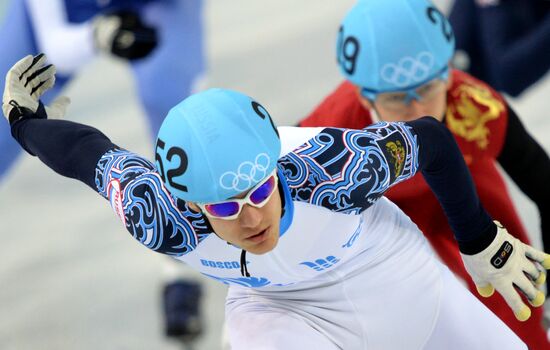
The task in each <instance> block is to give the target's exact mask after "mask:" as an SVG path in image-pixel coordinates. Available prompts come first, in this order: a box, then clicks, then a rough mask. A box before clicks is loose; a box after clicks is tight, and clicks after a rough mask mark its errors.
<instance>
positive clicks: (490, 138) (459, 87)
mask: <svg viewBox="0 0 550 350" xmlns="http://www.w3.org/2000/svg"><path fill="white" fill-rule="evenodd" d="M387 28H392V30H391V31H388V30H387ZM405 37H406V38H407V45H396V43H398V42H400V41H401V40H403V38H405ZM373 38H376V39H373ZM453 53H454V35H453V30H452V27H451V26H450V24H449V22H448V21H447V20H446V19H445V16H444V15H443V14H442V13H441V12H440V11H439V10H438V9H437V8H436V7H435V6H434V5H433V4H432V3H431V2H429V1H425V0H399V1H397V0H394V1H391V2H390V1H385V0H360V1H359V2H358V3H357V5H356V6H355V7H354V8H353V9H352V10H351V11H350V12H349V14H348V16H346V18H345V19H344V20H343V21H342V26H341V28H340V31H339V36H338V41H337V58H338V63H339V67H340V71H341V73H342V75H343V76H344V78H345V79H346V81H345V82H344V83H341V84H340V85H339V86H338V87H337V88H336V90H335V91H333V92H332V93H331V94H330V95H329V96H328V97H326V98H325V100H324V101H323V102H322V103H321V104H320V105H319V106H318V107H317V108H316V109H315V110H314V111H313V112H312V113H311V114H310V115H309V116H308V117H307V118H305V119H304V120H302V121H301V123H300V125H301V126H335V127H341V128H354V129H361V128H364V127H366V126H368V125H369V124H371V123H373V122H377V121H380V120H382V121H392V122H393V121H411V120H415V119H419V118H421V117H423V116H425V115H432V116H434V117H436V118H437V119H438V120H439V121H440V122H442V123H444V124H445V125H446V126H447V128H448V129H449V130H450V131H451V132H452V134H453V135H454V137H455V139H456V141H457V142H458V144H459V146H460V149H461V151H462V154H463V156H464V159H465V160H466V163H467V165H468V167H469V170H470V172H471V173H472V176H473V178H474V181H475V184H476V187H477V190H478V193H479V196H480V198H481V201H482V203H483V205H484V206H485V207H486V208H487V210H488V211H489V212H490V213H491V215H493V216H494V217H495V218H496V219H497V220H500V221H501V222H503V223H504V225H506V227H508V228H509V230H510V232H511V233H512V234H513V235H515V236H516V237H518V238H520V239H521V240H522V241H524V242H529V238H528V235H527V231H526V230H525V228H524V226H523V224H522V223H521V221H520V219H519V214H518V212H517V211H516V210H515V206H514V203H513V201H512V199H511V197H510V195H509V193H508V189H507V187H506V185H505V182H504V179H503V177H502V175H501V174H500V173H499V170H498V168H497V166H498V165H500V166H502V168H503V169H504V170H505V171H506V173H508V174H509V175H510V177H511V178H512V179H513V181H514V182H515V183H516V184H517V185H518V186H519V187H520V188H521V190H522V191H523V192H524V193H525V194H526V195H527V196H528V197H529V198H530V199H531V200H532V201H533V202H534V203H535V204H536V205H537V207H538V210H539V214H540V219H541V229H542V233H543V241H544V243H545V246H546V247H547V249H548V247H549V246H550V217H549V215H550V207H549V206H548V204H547V203H548V201H547V198H548V196H550V184H549V183H548V178H550V159H549V158H548V155H547V154H546V152H545V151H544V149H543V148H542V147H541V146H540V145H539V144H538V143H537V141H536V140H535V139H534V138H533V137H531V135H530V134H529V133H528V132H527V131H526V129H525V128H524V126H523V125H522V123H521V122H520V120H519V118H518V116H517V115H516V113H515V112H514V110H513V109H512V108H511V107H510V106H509V104H508V103H507V102H506V100H505V99H504V98H503V97H502V96H501V95H500V94H499V93H497V92H496V91H495V90H494V89H492V88H491V87H490V86H489V85H487V84H486V83H484V82H482V81H480V80H478V79H476V78H474V77H472V76H470V75H468V74H467V73H465V72H462V71H459V70H456V69H451V68H450V67H449V63H450V60H451V58H452V56H453ZM386 196H387V197H388V198H390V200H392V201H393V202H395V203H396V204H397V205H398V206H399V207H400V208H401V209H402V210H403V211H404V212H405V213H406V214H407V215H408V216H410V217H411V219H412V220H413V222H415V223H416V224H417V225H418V226H419V228H420V229H421V231H422V232H423V233H424V234H425V235H426V237H427V238H428V240H429V241H430V243H431V244H432V246H433V247H434V249H435V251H436V252H437V253H438V255H439V257H440V258H441V260H442V261H443V262H444V263H445V264H446V265H447V266H449V267H450V268H451V270H452V271H453V272H454V273H455V274H457V275H458V276H460V277H461V278H462V279H463V280H464V281H466V282H467V283H468V285H469V288H470V290H471V291H472V293H474V294H476V295H478V297H479V294H478V293H477V292H476V286H475V285H474V283H473V281H472V280H471V278H470V277H469V276H468V274H467V272H466V270H465V268H464V266H463V264H462V262H461V260H460V256H459V254H458V252H459V251H458V246H457V243H456V241H455V240H454V239H453V238H452V231H451V228H450V226H449V225H448V223H447V221H446V219H445V214H444V212H443V210H442V207H441V206H440V205H439V204H438V203H437V199H436V197H435V196H433V194H432V193H431V191H430V188H429V186H428V185H427V184H426V182H425V181H424V180H423V179H422V177H420V176H416V177H415V178H413V179H412V180H411V181H409V182H404V183H400V184H398V185H397V186H395V187H393V188H392V189H390V190H389V191H388V192H387V193H386ZM417 203H422V204H423V205H422V206H418V205H417ZM539 282H540V283H544V280H541V281H539ZM480 299H481V301H482V302H483V303H485V305H486V306H488V307H489V308H490V309H491V310H492V311H493V312H494V313H495V314H496V315H497V316H498V317H500V318H501V319H502V320H503V321H504V322H505V323H506V324H507V325H508V326H509V327H510V328H511V329H512V330H513V331H514V332H515V333H516V334H518V335H519V336H520V337H521V338H522V340H523V341H525V342H526V343H527V344H528V345H529V347H530V348H533V349H548V348H550V343H549V342H548V340H547V338H546V333H545V330H544V328H543V325H542V314H543V312H542V309H541V308H538V309H534V310H533V317H532V318H531V319H529V320H525V319H522V317H518V315H515V316H514V314H513V313H511V312H510V311H509V310H508V309H507V307H506V304H505V303H504V301H503V300H502V298H501V297H499V296H494V297H492V298H489V299H487V298H480ZM516 318H517V319H516Z"/></svg>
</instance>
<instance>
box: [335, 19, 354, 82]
mask: <svg viewBox="0 0 550 350" xmlns="http://www.w3.org/2000/svg"><path fill="white" fill-rule="evenodd" d="M336 52H337V53H336V55H337V57H336V60H337V61H338V64H339V65H340V67H342V68H344V70H345V71H346V72H347V73H348V74H353V73H354V72H355V64H356V62H357V56H359V40H357V38H356V37H354V36H352V35H350V36H347V37H344V27H343V26H341V27H340V30H339V31H338V41H337V43H336Z"/></svg>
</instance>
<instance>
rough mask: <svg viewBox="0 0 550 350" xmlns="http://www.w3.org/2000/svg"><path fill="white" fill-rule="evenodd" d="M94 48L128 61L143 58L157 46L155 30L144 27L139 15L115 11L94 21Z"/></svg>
mask: <svg viewBox="0 0 550 350" xmlns="http://www.w3.org/2000/svg"><path fill="white" fill-rule="evenodd" d="M94 41H95V45H96V47H97V48H98V49H99V50H100V51H102V52H106V53H109V54H113V55H115V56H118V57H122V58H125V59H129V60H134V59H140V58H144V57H146V56H147V55H149V54H150V53H151V52H152V51H153V50H154V49H155V47H156V46H157V44H158V36H157V30H156V29H155V28H153V27H149V26H147V25H145V24H144V23H143V22H142V21H141V18H140V17H139V14H137V13H135V12H132V11H127V10H126V11H116V12H112V13H109V14H105V15H99V16H97V17H96V18H95V19H94Z"/></svg>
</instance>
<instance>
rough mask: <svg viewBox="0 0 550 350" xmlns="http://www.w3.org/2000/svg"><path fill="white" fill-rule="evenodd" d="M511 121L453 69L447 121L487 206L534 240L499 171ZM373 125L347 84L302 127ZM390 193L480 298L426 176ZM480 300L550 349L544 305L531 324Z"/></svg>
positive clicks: (493, 99) (501, 106)
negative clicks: (425, 178) (508, 125)
mask: <svg viewBox="0 0 550 350" xmlns="http://www.w3.org/2000/svg"><path fill="white" fill-rule="evenodd" d="M507 121H508V110H507V108H506V102H505V101H504V99H503V98H502V96H501V95H500V94H498V93H497V92H496V91H494V90H493V89H492V88H490V87H489V86H488V85H487V84H485V83H483V82H481V81H479V80H477V79H475V78H473V77H472V76H470V75H468V74H466V73H464V72H461V71H458V70H453V71H452V85H451V87H450V89H449V90H448V92H447V111H446V114H445V120H444V122H445V124H446V125H447V127H448V128H449V130H450V131H451V132H452V133H453V135H454V136H455V139H456V142H457V143H458V145H459V147H460V149H461V151H462V154H463V156H464V159H465V161H466V164H467V165H468V168H469V169H470V172H471V174H472V177H473V179H474V182H475V185H476V189H477V192H478V195H479V197H480V199H481V202H482V203H483V206H484V207H485V208H486V210H487V211H488V212H489V213H490V215H491V216H492V217H493V218H494V219H496V220H499V221H500V222H501V223H502V224H503V225H504V226H505V227H506V228H507V229H508V230H509V232H510V233H511V234H513V235H515V236H516V237H518V238H519V239H521V240H522V241H523V242H528V241H529V239H528V237H527V234H526V232H525V229H524V227H523V225H522V223H521V221H520V219H519V217H518V215H517V213H516V210H515V208H514V205H513V203H512V200H511V198H510V195H509V193H508V190H507V188H506V185H505V182H504V179H503V177H502V176H501V174H500V173H499V171H498V169H497V157H498V155H499V154H500V152H501V150H502V147H503V143H504V139H505V137H506V126H507ZM371 123H373V120H372V118H371V115H370V112H369V110H367V109H365V108H364V107H363V106H362V105H361V103H360V101H359V98H358V96H357V94H356V91H355V87H354V86H353V85H352V84H350V83H349V82H344V83H342V84H341V85H340V86H339V87H338V88H337V89H336V90H335V91H334V92H333V93H332V94H331V95H329V96H328V97H327V98H326V99H325V100H324V101H323V102H322V103H321V104H320V105H319V106H318V107H317V108H316V109H315V110H314V111H313V113H311V115H309V116H308V117H307V118H305V119H304V120H302V121H301V122H300V126H334V127H341V128H352V129H361V128H363V127H365V126H367V125H369V124H371ZM450 186H452V184H450ZM386 196H387V197H388V198H390V199H391V200H392V201H393V202H394V203H396V204H397V205H398V206H399V207H400V208H401V209H402V210H403V211H404V212H405V213H406V214H407V215H409V216H410V217H411V219H412V220H413V221H414V222H415V223H416V224H417V225H418V227H419V228H420V230H421V231H422V232H424V234H425V236H426V238H427V239H428V240H429V241H430V243H431V245H432V246H433V248H434V249H435V251H436V252H437V254H438V255H439V257H440V258H441V260H442V261H443V262H444V263H445V264H446V265H447V266H448V267H449V268H450V269H451V270H452V271H453V272H454V273H455V274H456V275H457V276H459V277H461V278H462V279H463V280H464V281H466V282H467V283H468V287H469V288H470V290H471V291H472V293H473V294H475V295H476V296H478V297H479V295H478V293H477V292H476V291H475V285H474V283H473V282H472V280H471V278H470V277H469V275H468V273H467V272H466V270H465V269H464V265H463V264H462V259H461V258H460V253H459V250H458V245H457V243H456V241H455V239H454V236H453V233H452V231H451V227H450V226H449V224H448V222H447V218H446V216H445V214H444V212H443V209H442V208H441V206H440V204H439V202H438V201H437V199H436V197H435V196H434V195H433V193H432V192H431V190H430V188H429V187H428V185H427V184H426V182H425V181H424V178H423V177H422V174H417V175H416V176H415V177H413V178H412V179H411V180H409V181H405V182H402V183H400V184H398V185H396V186H394V187H392V188H391V189H390V190H389V191H388V192H387V193H386ZM480 300H481V301H482V302H483V303H484V304H485V305H487V307H489V308H490V309H491V310H492V311H493V312H494V313H495V314H496V315H497V316H498V317H499V318H500V319H502V320H503V321H504V322H505V323H506V324H507V325H508V326H509V327H510V328H511V329H512V330H513V331H514V332H515V333H516V334H518V336H520V337H521V338H522V340H523V341H525V342H526V343H527V345H528V346H529V348H530V349H550V343H549V342H548V340H547V338H546V333H545V331H544V329H543V328H542V309H541V308H538V309H534V310H533V315H532V316H531V318H530V319H529V320H528V321H527V322H519V321H517V320H516V318H515V316H514V314H513V312H512V311H511V309H509V307H508V306H507V305H506V303H505V301H504V299H503V298H502V297H501V296H500V295H498V293H495V294H494V296H492V297H490V298H481V297H480ZM480 336H483V335H480Z"/></svg>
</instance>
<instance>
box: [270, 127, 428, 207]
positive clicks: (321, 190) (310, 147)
mask: <svg viewBox="0 0 550 350" xmlns="http://www.w3.org/2000/svg"><path fill="white" fill-rule="evenodd" d="M279 163H280V164H281V166H282V168H283V171H284V173H285V175H286V178H287V182H288V185H289V187H290V191H291V194H292V196H293V197H294V199H295V200H298V201H303V202H308V203H311V204H315V205H319V206H323V207H325V208H328V209H331V210H333V211H338V212H343V213H360V212H362V211H363V210H365V209H367V208H368V207H370V206H371V205H372V204H373V203H374V202H375V201H376V200H377V199H378V198H380V197H381V196H382V195H383V194H384V192H385V191H387V190H388V188H389V187H390V186H391V185H393V184H396V183H399V182H401V181H404V180H406V179H408V178H411V177H412V176H414V174H415V173H416V171H417V169H418V144H417V138H416V134H415V132H414V130H413V129H412V128H411V127H410V126H408V125H407V124H405V123H379V124H374V125H371V126H369V127H367V128H365V129H363V130H351V129H338V128H326V129H323V131H322V132H320V133H319V134H317V135H316V136H315V137H314V138H313V139H311V140H309V141H308V142H306V143H305V144H303V145H302V146H300V147H299V148H298V149H296V150H295V151H293V152H291V153H289V154H287V155H286V156H284V157H283V158H282V159H280V161H279Z"/></svg>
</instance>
